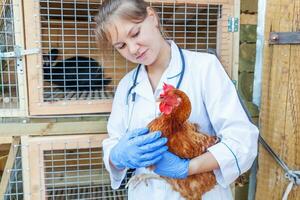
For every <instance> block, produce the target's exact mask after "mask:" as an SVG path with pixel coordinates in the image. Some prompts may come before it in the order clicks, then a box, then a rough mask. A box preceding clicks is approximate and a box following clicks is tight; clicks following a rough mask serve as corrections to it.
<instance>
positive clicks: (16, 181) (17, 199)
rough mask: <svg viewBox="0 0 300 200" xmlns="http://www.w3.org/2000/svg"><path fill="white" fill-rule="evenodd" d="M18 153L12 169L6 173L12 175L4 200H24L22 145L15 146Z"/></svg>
mask: <svg viewBox="0 0 300 200" xmlns="http://www.w3.org/2000/svg"><path fill="white" fill-rule="evenodd" d="M13 150H14V151H17V153H16V157H15V160H14V164H13V167H12V169H8V171H6V172H4V173H10V178H9V181H8V185H7V187H6V192H5V194H4V198H3V199H4V200H23V199H24V192H23V177H22V155H21V153H22V152H21V145H15V146H14V148H13Z"/></svg>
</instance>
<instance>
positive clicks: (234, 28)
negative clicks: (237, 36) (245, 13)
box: [227, 17, 239, 32]
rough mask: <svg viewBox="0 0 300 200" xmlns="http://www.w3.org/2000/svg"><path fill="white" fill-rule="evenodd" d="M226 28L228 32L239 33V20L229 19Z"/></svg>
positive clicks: (235, 18)
mask: <svg viewBox="0 0 300 200" xmlns="http://www.w3.org/2000/svg"><path fill="white" fill-rule="evenodd" d="M227 27H228V32H238V31H239V18H237V17H229V18H228V25H227Z"/></svg>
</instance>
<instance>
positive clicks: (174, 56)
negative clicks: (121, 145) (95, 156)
mask: <svg viewBox="0 0 300 200" xmlns="http://www.w3.org/2000/svg"><path fill="white" fill-rule="evenodd" d="M170 43H171V51H172V53H171V61H170V64H169V66H168V68H167V69H166V70H165V72H164V73H163V75H162V77H161V80H160V82H159V84H158V86H157V89H156V91H155V92H154V94H153V92H152V88H151V85H150V82H149V79H148V76H147V72H146V70H145V67H144V66H142V67H141V69H140V72H139V75H138V78H137V85H136V87H135V88H134V89H133V91H132V93H133V92H136V101H135V103H132V101H131V95H129V96H128V99H127V93H128V90H129V88H130V87H131V86H132V84H133V79H134V73H135V72H136V69H134V70H132V71H131V72H129V73H128V74H127V75H126V76H125V77H124V78H123V79H122V80H121V81H120V83H119V85H118V88H117V91H116V93H115V98H114V101H113V108H112V112H111V115H110V117H109V121H108V126H107V130H108V133H109V138H108V139H105V140H104V141H103V151H104V157H103V160H104V163H105V167H106V169H107V170H108V172H109V173H110V179H111V186H112V188H113V189H117V188H118V187H119V186H120V184H121V181H122V180H123V178H124V176H125V173H126V170H124V171H116V170H115V169H114V168H113V167H111V166H110V164H109V154H110V150H111V149H112V147H113V146H114V145H116V144H117V142H118V140H119V138H120V137H122V135H123V134H125V132H126V129H127V128H128V129H129V130H133V129H136V128H141V127H146V125H147V124H148V123H149V122H150V121H151V120H153V119H154V118H155V117H156V116H158V114H159V109H158V104H157V103H156V98H157V97H158V96H159V94H160V93H161V92H162V86H163V83H164V82H165V83H168V84H172V85H173V86H175V87H176V85H177V82H178V80H179V77H180V76H179V74H180V72H181V68H182V63H181V59H180V53H179V50H178V48H177V45H176V44H175V43H174V42H172V41H170ZM183 53H184V57H185V62H186V69H185V73H184V76H183V80H182V83H181V86H180V89H181V90H183V91H184V92H186V94H187V95H188V96H189V98H190V101H191V104H192V112H191V115H190V118H189V121H190V122H192V123H197V124H198V125H199V127H201V130H202V131H204V132H206V133H209V134H212V135H214V134H215V135H217V136H219V137H220V138H221V142H220V143H218V144H216V145H214V146H212V147H210V148H209V149H208V150H209V151H210V152H211V153H212V154H213V156H214V157H215V158H216V160H217V162H218V164H219V166H220V169H218V170H214V174H215V175H216V179H217V183H218V184H217V185H216V186H215V188H214V189H212V190H211V191H209V192H207V193H206V194H204V195H203V197H202V198H203V200H216V199H217V200H229V199H232V195H231V190H230V187H229V184H230V183H232V182H233V181H234V180H235V179H236V178H237V177H238V176H239V175H240V174H241V173H243V172H245V171H246V170H248V169H249V168H250V166H251V165H252V162H253V161H254V159H255V157H256V155H257V139H258V129H257V128H256V126H254V125H253V124H251V123H250V122H249V120H248V118H247V116H246V114H245V112H244V110H243V108H242V106H241V104H240V102H239V99H238V96H237V93H236V90H235V87H234V85H233V84H232V82H231V80H230V79H229V77H228V76H227V74H226V72H225V70H224V69H223V67H222V66H221V64H220V62H219V61H218V59H217V58H216V57H215V56H214V55H211V54H207V53H197V52H191V51H187V50H183ZM132 93H131V94H132ZM130 116H131V117H130ZM129 124H130V125H129ZM140 173H154V172H151V171H149V170H148V169H145V168H139V169H137V170H136V174H140ZM128 198H129V200H133V199H139V200H140V199H143V200H148V199H149V200H164V199H172V200H177V199H178V200H179V199H183V198H182V197H180V195H179V193H178V192H175V191H173V190H172V189H171V187H170V185H169V184H168V183H166V182H165V181H164V180H156V179H151V180H149V181H148V185H146V184H145V183H141V184H139V185H138V186H137V187H136V188H135V189H132V188H131V187H130V186H129V190H128Z"/></svg>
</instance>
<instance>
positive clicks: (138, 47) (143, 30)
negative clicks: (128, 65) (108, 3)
mask: <svg viewBox="0 0 300 200" xmlns="http://www.w3.org/2000/svg"><path fill="white" fill-rule="evenodd" d="M147 11H148V16H147V17H146V19H145V20H144V21H143V22H140V23H134V22H131V21H128V20H123V19H120V18H115V19H113V21H112V22H113V23H112V24H113V25H112V26H110V27H109V28H108V31H109V34H110V38H111V43H112V45H113V46H114V47H115V48H116V49H117V50H118V52H119V53H120V54H121V55H122V56H123V57H124V58H126V59H127V60H129V61H131V62H133V63H141V64H144V65H151V64H152V63H154V62H155V61H156V59H157V58H158V55H159V53H160V49H161V45H162V39H163V37H162V35H161V33H160V31H159V28H158V20H157V17H156V15H155V13H154V11H153V10H152V9H151V8H148V10H147Z"/></svg>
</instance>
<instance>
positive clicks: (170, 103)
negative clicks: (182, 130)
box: [159, 83, 182, 115]
mask: <svg viewBox="0 0 300 200" xmlns="http://www.w3.org/2000/svg"><path fill="white" fill-rule="evenodd" d="M174 91H175V88H174V86H173V85H168V84H166V83H164V86H163V93H162V94H160V104H159V109H160V112H162V113H163V114H166V115H169V114H170V113H171V112H172V110H173V109H174V108H176V107H178V106H179V105H180V103H181V101H182V99H181V97H180V96H178V95H177V94H176V93H175V92H174Z"/></svg>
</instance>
